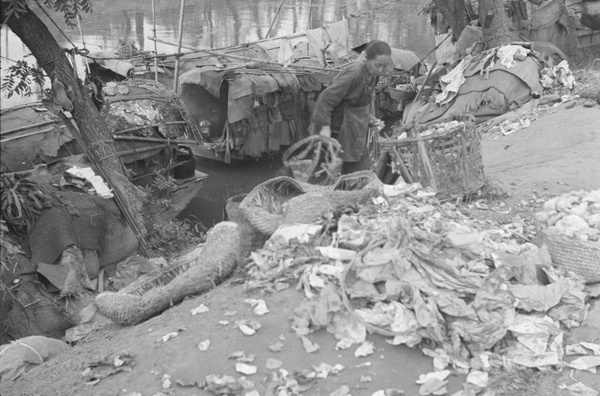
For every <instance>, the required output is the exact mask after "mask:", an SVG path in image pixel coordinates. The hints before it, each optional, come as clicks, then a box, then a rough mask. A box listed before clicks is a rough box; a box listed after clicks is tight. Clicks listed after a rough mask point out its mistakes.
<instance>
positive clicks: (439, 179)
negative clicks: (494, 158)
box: [380, 116, 485, 199]
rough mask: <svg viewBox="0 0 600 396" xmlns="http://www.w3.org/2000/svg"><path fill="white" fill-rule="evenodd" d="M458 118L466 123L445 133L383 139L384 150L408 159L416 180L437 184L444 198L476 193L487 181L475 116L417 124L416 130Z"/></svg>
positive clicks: (406, 163)
mask: <svg viewBox="0 0 600 396" xmlns="http://www.w3.org/2000/svg"><path fill="white" fill-rule="evenodd" d="M454 120H456V121H461V122H464V124H465V126H464V127H462V128H460V127H459V128H455V129H453V130H451V131H449V132H447V133H444V134H442V135H440V134H433V135H429V136H423V137H415V138H408V139H403V140H393V139H384V140H382V141H381V142H380V143H381V147H382V150H387V151H390V154H391V155H392V158H395V160H396V161H399V160H401V161H402V162H403V163H404V165H405V166H406V168H407V170H408V172H409V173H410V175H411V177H412V179H413V181H414V182H420V183H421V185H422V186H423V187H434V188H435V189H436V190H437V193H438V198H440V199H449V198H452V197H458V196H464V195H469V194H472V193H475V192H476V191H477V190H479V189H480V188H481V187H482V186H483V184H484V181H485V175H484V172H483V161H482V158H481V136H480V135H479V133H478V132H477V130H476V128H475V121H474V119H473V117H471V116H454V117H452V118H451V119H446V120H442V121H436V122H433V123H429V124H425V125H422V126H415V127H413V130H412V131H413V132H416V135H417V136H418V133H420V132H421V131H424V130H426V129H428V128H429V127H430V126H432V125H436V124H440V123H445V122H450V121H454ZM398 157H400V158H398Z"/></svg>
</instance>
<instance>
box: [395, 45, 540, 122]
mask: <svg viewBox="0 0 600 396" xmlns="http://www.w3.org/2000/svg"><path fill="white" fill-rule="evenodd" d="M482 60H483V57H482V56H479V57H477V58H475V59H474V60H473V62H472V63H471V64H470V65H468V66H467V67H466V68H465V70H464V72H463V75H464V77H465V81H464V83H463V84H462V85H461V86H460V88H459V90H458V93H457V95H456V96H455V97H454V99H453V100H452V101H451V102H449V103H447V104H444V105H442V106H439V105H437V104H435V103H426V104H424V103H423V102H420V103H417V104H414V103H413V104H412V106H411V108H410V109H409V110H408V111H406V112H405V120H406V122H417V123H426V122H430V121H434V120H436V119H439V118H442V117H448V116H451V115H454V114H465V113H469V114H473V115H474V116H475V117H476V119H477V121H482V120H485V119H487V118H490V117H493V116H496V115H500V114H503V113H505V112H506V111H508V110H509V109H510V108H511V107H518V106H522V105H523V104H525V103H526V102H528V101H529V100H530V98H531V94H532V93H534V92H538V93H541V92H543V87H542V85H541V83H540V81H539V71H540V68H541V65H540V64H539V62H538V61H537V60H535V59H534V58H532V57H530V56H528V57H526V58H525V60H523V61H516V65H515V66H514V67H512V68H510V69H508V68H506V67H505V66H504V65H502V64H501V63H500V61H496V63H495V64H494V66H493V67H491V68H489V73H488V69H486V70H485V71H483V74H482V70H483V69H484V66H485V65H484V63H485V62H483V61H482Z"/></svg>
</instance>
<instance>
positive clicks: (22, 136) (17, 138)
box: [0, 125, 65, 143]
mask: <svg viewBox="0 0 600 396" xmlns="http://www.w3.org/2000/svg"><path fill="white" fill-rule="evenodd" d="M64 127H65V126H64V125H61V126H60V128H64ZM53 129H54V128H46V129H40V130H39V131H35V132H30V133H26V134H24V135H19V136H15V137H11V138H6V139H0V143H7V142H14V141H15V140H19V139H25V138H26V137H30V136H35V135H41V134H44V133H47V132H50V131H51V130H53Z"/></svg>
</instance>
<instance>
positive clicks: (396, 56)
mask: <svg viewBox="0 0 600 396" xmlns="http://www.w3.org/2000/svg"><path fill="white" fill-rule="evenodd" d="M420 61H421V59H420V58H419V55H417V54H416V53H415V52H413V51H409V50H404V49H399V48H392V63H393V64H394V68H395V69H398V70H404V71H410V69H412V68H413V67H415V66H416V65H417V64H418V63H419V62H420Z"/></svg>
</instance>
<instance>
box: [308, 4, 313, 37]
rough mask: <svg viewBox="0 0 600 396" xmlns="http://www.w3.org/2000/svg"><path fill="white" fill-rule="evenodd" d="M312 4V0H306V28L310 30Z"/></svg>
mask: <svg viewBox="0 0 600 396" xmlns="http://www.w3.org/2000/svg"><path fill="white" fill-rule="evenodd" d="M312 6H313V0H309V2H308V21H306V30H310V28H311V27H312V23H311V22H312V21H311V18H312Z"/></svg>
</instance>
